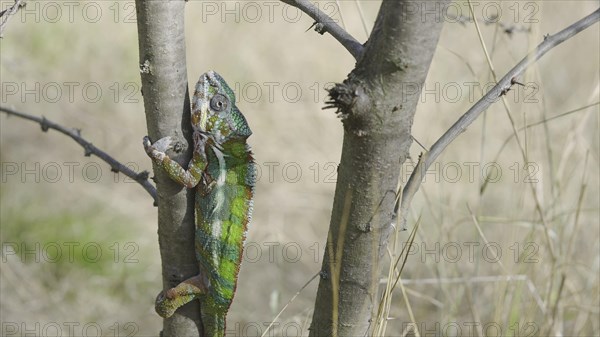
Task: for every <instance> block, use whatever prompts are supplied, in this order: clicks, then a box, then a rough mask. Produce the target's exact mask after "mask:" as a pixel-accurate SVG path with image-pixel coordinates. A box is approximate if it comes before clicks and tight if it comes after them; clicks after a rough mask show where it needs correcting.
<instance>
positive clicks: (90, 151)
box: [0, 106, 157, 204]
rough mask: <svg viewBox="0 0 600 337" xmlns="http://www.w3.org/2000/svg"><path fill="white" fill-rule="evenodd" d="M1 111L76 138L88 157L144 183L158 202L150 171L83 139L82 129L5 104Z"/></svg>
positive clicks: (46, 129) (141, 183)
mask: <svg viewBox="0 0 600 337" xmlns="http://www.w3.org/2000/svg"><path fill="white" fill-rule="evenodd" d="M0 111H2V112H5V113H6V114H7V115H9V116H17V117H21V118H24V119H28V120H30V121H34V122H37V123H38V124H40V126H41V127H42V131H44V132H46V131H48V129H54V130H56V131H58V132H60V133H62V134H65V135H67V136H69V137H71V138H73V140H75V141H76V142H77V143H78V144H79V145H81V147H83V149H84V150H85V156H86V157H89V156H91V155H95V156H96V157H98V158H100V159H102V160H103V161H105V162H106V163H108V164H109V165H110V168H111V171H112V172H115V173H118V172H122V173H123V174H124V175H126V176H128V177H129V178H131V179H133V180H135V181H137V182H138V183H139V184H140V185H142V187H143V188H144V189H145V190H146V192H148V194H150V196H152V198H153V199H154V203H155V204H156V202H157V199H156V189H155V188H154V186H152V184H151V183H150V181H148V171H142V172H140V173H137V172H135V171H133V170H131V169H130V168H128V167H127V166H125V165H123V164H121V163H120V162H119V161H117V160H116V159H114V158H113V157H111V156H110V155H108V154H107V153H106V152H104V151H102V150H100V149H99V148H97V147H95V146H94V145H93V144H92V143H90V142H88V141H87V140H85V139H83V137H81V135H80V130H77V129H69V128H66V127H64V126H62V125H60V124H57V123H54V122H52V121H49V120H47V119H46V118H45V117H37V116H32V115H29V114H26V113H23V112H19V111H16V110H13V109H9V108H5V107H3V106H0Z"/></svg>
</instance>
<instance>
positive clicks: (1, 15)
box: [0, 0, 25, 38]
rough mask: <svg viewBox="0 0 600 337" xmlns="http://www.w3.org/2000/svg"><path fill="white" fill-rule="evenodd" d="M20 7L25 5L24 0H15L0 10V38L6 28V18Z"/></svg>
mask: <svg viewBox="0 0 600 337" xmlns="http://www.w3.org/2000/svg"><path fill="white" fill-rule="evenodd" d="M21 7H25V1H23V0H15V3H14V4H13V5H12V6H11V7H10V8H8V9H5V10H3V11H2V12H0V38H1V37H2V32H3V31H4V29H5V28H6V24H7V23H8V19H10V17H11V16H13V15H15V14H16V13H17V11H18V10H19V9H21Z"/></svg>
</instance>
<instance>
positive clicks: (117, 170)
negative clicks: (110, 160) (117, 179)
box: [110, 166, 119, 173]
mask: <svg viewBox="0 0 600 337" xmlns="http://www.w3.org/2000/svg"><path fill="white" fill-rule="evenodd" d="M110 172H113V173H119V169H118V168H116V167H114V166H111V167H110Z"/></svg>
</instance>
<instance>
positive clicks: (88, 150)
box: [83, 143, 94, 157]
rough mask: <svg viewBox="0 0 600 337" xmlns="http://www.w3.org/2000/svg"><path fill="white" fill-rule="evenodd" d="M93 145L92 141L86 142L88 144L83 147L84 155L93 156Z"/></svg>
mask: <svg viewBox="0 0 600 337" xmlns="http://www.w3.org/2000/svg"><path fill="white" fill-rule="evenodd" d="M91 145H92V144H91V143H90V144H86V145H85V146H84V147H83V155H84V156H86V157H91V156H92V154H93V153H94V151H92V149H91Z"/></svg>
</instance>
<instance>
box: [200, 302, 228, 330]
mask: <svg viewBox="0 0 600 337" xmlns="http://www.w3.org/2000/svg"><path fill="white" fill-rule="evenodd" d="M200 305H201V307H200V315H201V317H202V328H203V329H204V337H223V336H225V315H226V313H227V312H224V313H213V312H210V311H209V310H207V308H206V306H203V305H202V302H200Z"/></svg>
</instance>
